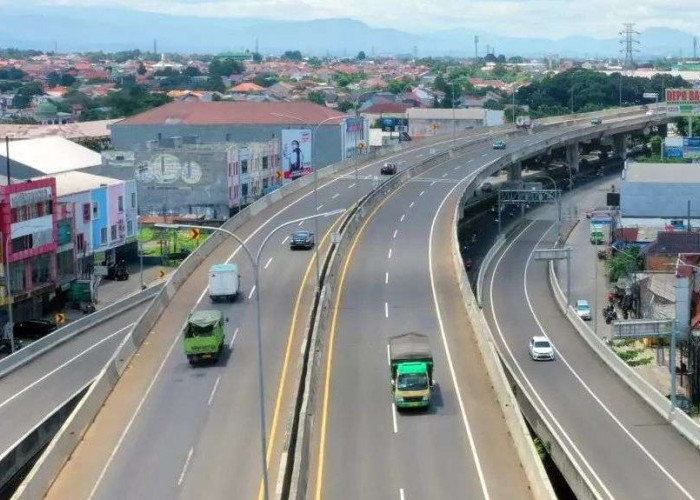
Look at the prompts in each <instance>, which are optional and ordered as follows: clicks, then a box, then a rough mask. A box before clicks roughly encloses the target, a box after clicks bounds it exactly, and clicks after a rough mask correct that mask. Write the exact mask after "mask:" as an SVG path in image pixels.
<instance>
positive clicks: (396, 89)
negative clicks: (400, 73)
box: [386, 80, 411, 95]
mask: <svg viewBox="0 0 700 500" xmlns="http://www.w3.org/2000/svg"><path fill="white" fill-rule="evenodd" d="M410 86H411V84H410V83H409V82H407V81H405V80H391V81H390V82H389V83H388V85H387V87H386V89H387V90H388V91H389V92H391V93H392V94H396V95H399V94H403V93H404V92H405V91H406V89H408V88H409V87H410Z"/></svg>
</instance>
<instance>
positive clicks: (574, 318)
mask: <svg viewBox="0 0 700 500" xmlns="http://www.w3.org/2000/svg"><path fill="white" fill-rule="evenodd" d="M548 274H549V286H550V288H551V290H552V293H553V295H554V298H555V299H556V302H557V305H558V306H559V309H560V310H561V312H562V313H563V314H564V316H566V318H567V319H568V320H569V322H570V323H571V324H572V326H573V327H574V329H575V330H576V331H577V332H578V334H579V335H580V336H581V338H582V339H583V340H584V341H585V342H586V343H587V344H588V346H589V347H590V348H591V349H592V350H593V351H594V352H595V353H596V354H597V355H598V357H599V358H600V359H601V360H602V361H603V362H605V364H606V365H608V367H609V368H610V369H611V370H612V371H613V373H615V375H617V376H618V377H619V378H620V379H621V380H622V381H623V382H625V384H627V386H628V387H629V388H630V389H632V390H633V391H634V392H635V393H636V394H637V395H638V396H639V397H640V398H642V399H643V400H644V401H645V402H646V403H647V404H648V405H649V406H650V407H651V408H653V409H654V410H655V411H656V412H657V413H658V414H659V415H660V416H661V417H662V418H663V419H664V420H666V421H668V422H669V423H670V424H671V425H672V426H673V427H674V428H675V429H676V430H677V431H678V432H679V433H680V434H681V435H682V436H683V437H684V438H685V439H687V440H688V442H690V444H692V445H693V446H694V447H695V448H697V449H700V426H699V425H698V424H696V423H695V421H694V420H692V419H691V418H690V417H688V415H686V414H685V413H683V412H682V411H681V410H679V409H678V408H674V409H673V411H671V402H670V401H669V400H668V399H667V398H665V397H664V396H663V395H662V394H661V393H660V392H659V391H657V390H656V389H655V388H654V387H653V386H652V385H651V384H650V383H649V382H647V381H646V380H645V379H644V378H643V377H642V376H641V375H640V374H639V373H637V372H636V371H634V370H633V369H632V368H631V367H630V366H629V365H627V363H625V362H624V361H623V360H622V359H620V357H619V356H618V355H617V354H615V352H613V350H612V349H610V348H609V347H608V346H607V345H606V344H605V342H604V341H603V340H602V339H601V338H600V337H598V336H597V335H596V334H595V333H594V332H593V330H591V328H590V327H589V326H588V325H587V324H586V323H585V322H584V321H583V320H582V319H581V318H579V316H578V314H576V310H575V309H574V307H573V306H571V307H568V308H567V306H566V295H565V293H564V292H563V290H562V289H561V286H560V285H559V281H558V280H557V276H556V272H555V270H554V264H553V263H552V262H550V263H549V266H548Z"/></svg>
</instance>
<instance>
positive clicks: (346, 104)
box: [338, 101, 355, 113]
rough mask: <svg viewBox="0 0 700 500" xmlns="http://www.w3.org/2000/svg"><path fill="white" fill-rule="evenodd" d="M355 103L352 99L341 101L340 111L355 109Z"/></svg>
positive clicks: (339, 104) (345, 111)
mask: <svg viewBox="0 0 700 500" xmlns="http://www.w3.org/2000/svg"><path fill="white" fill-rule="evenodd" d="M354 108H355V105H354V104H353V103H351V102H350V101H341V102H339V103H338V111H340V112H341V113H347V112H348V111H350V110H351V109H354Z"/></svg>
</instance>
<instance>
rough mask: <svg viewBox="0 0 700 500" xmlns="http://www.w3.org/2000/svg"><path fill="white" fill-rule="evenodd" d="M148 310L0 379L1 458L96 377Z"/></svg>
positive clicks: (111, 322) (137, 309) (112, 321)
mask: <svg viewBox="0 0 700 500" xmlns="http://www.w3.org/2000/svg"><path fill="white" fill-rule="evenodd" d="M146 306H147V303H144V304H140V305H138V306H136V307H134V308H133V309H130V310H128V311H126V312H124V313H123V314H121V315H119V316H116V317H114V318H112V319H110V320H108V321H105V322H104V323H101V324H100V325H98V326H96V327H95V328H91V329H90V330H87V331H86V332H84V333H82V334H80V335H76V336H75V337H73V338H72V339H70V340H68V341H66V342H64V343H62V344H60V345H58V346H56V347H55V348H53V349H51V350H50V351H48V352H47V353H46V354H44V355H42V356H39V357H38V358H35V359H34V360H32V361H31V362H29V363H27V364H26V365H23V366H21V367H19V368H18V369H16V370H14V371H13V372H11V373H9V374H8V375H6V376H5V377H3V378H2V379H0V422H2V429H3V431H2V432H0V455H2V454H4V453H5V452H6V451H7V450H9V449H10V448H11V447H12V446H14V445H15V444H16V442H17V441H18V440H19V439H20V438H21V437H22V436H24V435H25V434H26V433H27V432H29V431H30V430H31V429H33V428H34V427H35V426H36V425H37V424H39V423H40V422H42V421H43V420H44V419H45V418H46V417H47V416H48V415H50V414H52V413H53V412H54V411H55V410H56V409H57V408H58V407H59V406H60V405H61V404H62V403H64V402H65V401H66V400H67V399H68V398H70V397H71V396H72V395H74V394H75V393H76V392H77V391H78V390H79V389H80V388H81V387H83V386H85V385H86V384H87V383H88V382H90V380H92V379H93V378H94V377H95V376H96V375H97V373H98V372H99V371H100V369H101V368H102V367H103V366H104V364H105V363H106V362H107V360H108V359H109V357H110V356H111V355H112V354H113V353H114V349H115V348H116V346H117V345H118V344H119V342H120V341H121V340H122V339H123V338H124V336H125V335H126V334H127V332H128V331H129V329H130V327H131V325H132V324H133V323H134V322H135V321H136V320H137V319H138V317H139V315H140V314H141V313H142V312H143V310H144V309H145V308H146Z"/></svg>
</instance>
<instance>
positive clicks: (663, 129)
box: [656, 123, 668, 137]
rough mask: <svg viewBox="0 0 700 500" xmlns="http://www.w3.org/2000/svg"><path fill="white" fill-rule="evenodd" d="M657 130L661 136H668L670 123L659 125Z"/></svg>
mask: <svg viewBox="0 0 700 500" xmlns="http://www.w3.org/2000/svg"><path fill="white" fill-rule="evenodd" d="M656 130H657V131H658V132H659V135H660V136H661V137H668V125H667V124H666V123H661V124H659V125H657V126H656Z"/></svg>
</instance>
